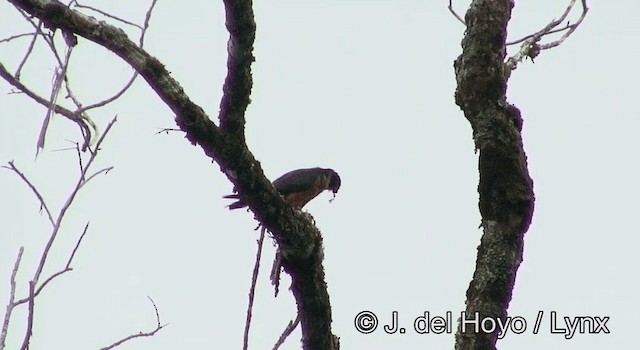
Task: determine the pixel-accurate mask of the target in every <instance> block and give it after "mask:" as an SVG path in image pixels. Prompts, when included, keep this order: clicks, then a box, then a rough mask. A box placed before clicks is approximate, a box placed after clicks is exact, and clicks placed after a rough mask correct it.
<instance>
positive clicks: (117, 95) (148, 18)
mask: <svg viewBox="0 0 640 350" xmlns="http://www.w3.org/2000/svg"><path fill="white" fill-rule="evenodd" d="M73 2H74V3H76V5H77V6H78V7H84V8H88V9H91V10H93V11H96V12H100V13H102V14H104V15H105V16H107V15H106V12H103V11H100V10H97V9H94V8H92V7H88V6H84V5H80V4H78V2H77V1H73ZM157 2H158V0H152V1H151V5H150V6H149V9H148V10H147V13H146V14H145V18H144V24H143V25H142V26H139V25H137V24H132V25H135V26H136V27H138V28H140V30H141V33H140V39H139V43H140V48H143V47H144V38H145V36H146V34H147V30H148V29H149V23H150V22H151V15H152V13H153V9H154V8H155V6H156V3H157ZM138 74H139V73H138V71H136V70H134V71H133V75H132V76H131V78H129V81H128V82H127V83H126V84H125V85H124V86H123V87H122V88H121V89H120V90H119V91H118V92H116V93H115V94H113V95H112V96H111V97H108V98H106V99H104V100H102V101H100V102H96V103H94V104H91V105H89V106H86V107H79V108H78V110H77V111H76V113H77V114H80V113H84V112H86V111H88V110H90V109H93V108H98V107H102V106H105V105H107V104H109V103H111V102H113V101H115V100H117V99H118V98H120V96H122V95H123V94H124V93H125V92H127V90H129V88H130V87H131V86H132V85H133V83H134V82H135V81H136V78H137V77H138Z"/></svg>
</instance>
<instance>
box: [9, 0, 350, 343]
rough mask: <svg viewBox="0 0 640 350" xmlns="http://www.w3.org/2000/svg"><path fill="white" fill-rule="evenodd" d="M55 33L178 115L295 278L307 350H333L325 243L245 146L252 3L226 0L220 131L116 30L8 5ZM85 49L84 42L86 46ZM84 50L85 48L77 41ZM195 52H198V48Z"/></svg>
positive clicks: (22, 4)
mask: <svg viewBox="0 0 640 350" xmlns="http://www.w3.org/2000/svg"><path fill="white" fill-rule="evenodd" d="M9 2H11V3H13V4H15V5H16V6H17V7H19V8H21V9H22V10H24V11H25V12H27V13H29V14H30V15H32V16H35V17H37V18H39V19H41V20H42V21H43V22H44V23H45V25H46V26H47V27H49V28H50V29H52V30H53V29H59V30H62V31H65V32H67V33H74V34H76V35H79V36H81V37H84V38H86V39H88V40H90V41H93V42H94V43H97V44H98V45H101V46H103V47H105V48H106V49H108V50H110V51H112V52H113V53H115V54H116V55H118V56H120V57H121V58H122V59H123V60H125V61H126V62H127V63H129V64H130V65H131V66H132V67H133V68H134V69H135V70H136V71H138V72H139V73H140V75H141V76H142V77H143V78H144V79H145V80H146V81H147V83H148V84H149V86H151V88H152V89H153V90H154V91H155V92H156V93H157V95H158V96H159V97H160V98H161V99H162V101H164V103H166V104H167V106H169V107H170V108H171V110H172V111H173V112H174V113H175V115H176V118H175V120H176V123H177V124H178V126H179V127H180V129H181V130H183V131H184V132H185V133H186V138H187V139H188V140H189V141H190V142H191V143H192V144H194V145H198V146H200V147H201V148H202V149H203V150H204V153H205V154H206V155H207V156H209V157H211V159H213V160H214V161H215V162H217V163H218V164H219V165H220V168H221V170H222V171H223V172H224V173H225V175H226V176H227V177H228V178H229V180H231V182H233V184H234V185H235V188H236V189H237V190H238V192H239V193H240V194H241V195H242V196H243V198H244V199H245V200H246V202H247V203H248V205H249V208H251V210H252V211H253V212H254V213H255V215H256V218H257V219H258V220H259V221H260V222H261V223H262V225H264V226H265V227H266V228H267V229H268V230H269V231H270V232H272V233H273V235H274V237H275V238H276V240H277V241H278V244H279V247H280V251H281V252H282V254H283V256H284V259H285V261H284V262H283V266H284V268H285V270H286V271H287V272H288V273H289V274H291V278H292V290H293V294H294V296H295V298H296V302H297V304H298V312H299V314H300V319H301V326H302V334H303V348H304V349H314V350H317V349H336V348H338V343H337V341H336V339H337V338H336V337H335V336H333V335H332V334H331V308H330V304H329V294H328V292H327V289H326V283H325V282H324V270H323V267H322V264H321V263H322V258H323V252H322V239H321V236H320V232H319V231H318V229H317V228H316V227H315V225H314V224H313V223H312V222H311V220H310V218H309V217H307V216H305V215H303V214H302V213H301V212H300V211H297V210H294V209H292V208H291V206H289V205H288V204H286V203H285V201H284V199H283V198H282V196H280V194H279V193H278V192H277V191H276V190H275V188H274V187H273V185H272V184H271V182H270V181H269V180H268V179H267V178H266V177H265V176H264V173H263V171H262V168H261V167H260V163H259V162H258V161H257V160H256V159H255V158H254V156H253V154H252V153H251V152H250V151H249V149H248V148H247V145H246V143H245V140H244V124H245V117H244V113H245V110H246V108H247V105H248V104H249V102H250V99H249V94H250V92H251V84H252V79H251V63H252V62H253V55H252V51H253V41H254V37H255V22H254V20H253V11H252V3H251V1H250V0H225V6H226V7H225V8H226V25H227V28H228V29H229V32H230V39H229V44H228V52H229V57H228V60H227V68H228V74H227V78H226V80H225V84H224V88H223V91H224V96H223V99H222V101H221V103H220V115H219V120H220V127H218V126H216V125H215V124H214V123H213V122H212V121H211V120H210V119H209V117H208V116H207V115H206V114H205V112H204V111H203V110H202V108H201V107H200V106H198V105H196V104H195V103H193V102H192V101H191V100H190V99H189V97H188V96H187V95H186V94H185V92H184V90H183V89H182V87H181V86H180V84H179V83H178V82H177V81H176V80H175V79H173V78H172V77H171V75H170V74H169V72H168V71H167V69H166V68H165V67H164V65H163V64H162V63H161V62H160V61H159V60H158V59H156V58H155V57H152V56H151V55H149V54H148V53H147V52H146V51H144V50H142V49H141V48H139V47H138V46H137V45H136V44H135V43H133V42H132V41H131V40H129V38H128V37H127V35H126V34H125V33H124V31H122V30H121V29H119V28H116V27H114V26H111V25H108V24H107V23H105V22H103V21H97V20H96V19H94V18H91V17H89V16H86V15H83V14H80V13H78V12H76V11H73V10H70V9H69V8H68V7H67V6H66V5H65V4H63V3H61V2H58V1H46V0H9ZM84 44H85V45H86V42H85V43H84ZM79 45H83V42H82V41H80V43H79ZM195 49H197V48H194V50H195Z"/></svg>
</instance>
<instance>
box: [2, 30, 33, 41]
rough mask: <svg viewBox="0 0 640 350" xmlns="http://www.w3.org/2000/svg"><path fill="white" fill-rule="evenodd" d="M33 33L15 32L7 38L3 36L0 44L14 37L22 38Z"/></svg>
mask: <svg viewBox="0 0 640 350" xmlns="http://www.w3.org/2000/svg"><path fill="white" fill-rule="evenodd" d="M32 35H34V33H22V34H16V35H12V36H10V37H8V38H4V39H0V44H2V43H8V42H9V41H11V40H15V39H19V38H24V37H25V36H32Z"/></svg>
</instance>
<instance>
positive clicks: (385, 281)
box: [0, 0, 640, 350]
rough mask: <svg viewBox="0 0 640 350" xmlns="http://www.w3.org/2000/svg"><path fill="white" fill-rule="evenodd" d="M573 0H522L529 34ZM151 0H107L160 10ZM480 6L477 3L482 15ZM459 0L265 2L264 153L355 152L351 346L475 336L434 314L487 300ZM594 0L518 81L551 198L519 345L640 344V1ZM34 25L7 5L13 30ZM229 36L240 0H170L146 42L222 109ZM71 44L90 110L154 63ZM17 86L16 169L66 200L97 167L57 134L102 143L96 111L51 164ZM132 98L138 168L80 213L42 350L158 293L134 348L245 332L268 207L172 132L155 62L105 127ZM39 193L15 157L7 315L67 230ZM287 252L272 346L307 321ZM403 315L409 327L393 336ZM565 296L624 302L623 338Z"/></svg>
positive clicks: (255, 145)
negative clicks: (459, 78)
mask: <svg viewBox="0 0 640 350" xmlns="http://www.w3.org/2000/svg"><path fill="white" fill-rule="evenodd" d="M568 2H569V1H557V0H553V1H552V0H544V1H542V0H529V1H517V4H516V7H515V9H514V12H513V19H512V21H511V23H510V27H509V37H510V39H516V38H519V37H521V36H523V35H525V34H528V33H530V32H532V31H536V30H538V29H539V28H541V27H543V26H544V25H546V24H547V23H548V22H549V21H550V20H552V19H553V18H555V17H557V16H559V15H560V14H561V13H562V11H563V10H564V8H565V7H566V5H567V3H568ZM148 3H149V1H133V2H117V4H118V5H114V4H113V3H112V2H103V1H93V2H91V3H90V4H92V5H94V6H98V7H100V8H102V9H104V10H106V11H108V12H111V13H114V14H116V15H118V16H122V17H125V18H127V19H129V20H131V21H135V22H138V23H142V20H143V18H144V14H145V11H146V7H147V6H148ZM468 3H469V2H468V1H458V2H456V3H455V7H456V8H457V9H458V11H459V12H460V14H461V15H464V12H465V11H466V7H467V6H468ZM87 4H89V3H88V2H87ZM446 6H447V1H444V0H442V1H408V0H406V1H383V0H379V1H363V0H362V1H346V0H328V1H316V2H310V1H293V0H288V1H256V2H255V5H254V7H255V16H256V22H257V26H258V32H257V37H256V43H255V57H256V62H255V63H254V65H253V77H254V88H253V92H252V96H251V98H252V103H251V105H250V106H249V109H248V111H247V128H246V133H247V141H248V143H249V146H250V149H251V150H252V152H253V153H254V154H255V156H256V158H257V159H258V160H260V162H261V164H262V167H263V168H264V170H265V173H266V174H267V176H269V177H270V178H272V179H274V178H276V177H278V176H279V175H281V174H283V173H284V172H286V171H289V170H292V169H296V168H302V167H313V166H322V167H331V168H334V169H336V170H337V171H338V172H339V173H340V175H341V177H342V181H343V184H342V188H341V190H340V192H339V193H338V196H337V198H336V200H335V201H334V202H333V203H329V202H328V201H329V199H330V198H331V195H330V194H327V193H325V194H323V195H321V196H319V197H318V198H316V199H315V200H314V201H313V202H311V203H310V204H309V205H307V207H306V210H308V211H309V212H310V213H311V214H312V215H313V216H314V217H315V219H316V222H317V225H318V227H319V228H320V230H321V231H322V233H323V235H324V243H325V246H324V248H325V261H324V266H325V269H326V275H327V283H328V287H329V292H330V295H331V304H332V306H333V331H334V333H335V334H336V335H338V336H340V338H341V343H342V348H343V349H418V348H433V349H450V348H453V344H454V335H453V334H441V335H435V334H428V335H418V334H415V332H413V331H412V330H411V324H412V323H413V319H414V318H415V317H417V316H420V315H422V313H423V312H424V311H430V312H431V314H432V315H444V314H445V312H446V311H453V312H454V313H456V314H457V313H459V312H460V311H461V310H463V309H464V301H465V292H466V289H467V287H468V284H469V281H470V279H471V277H472V274H473V271H474V267H475V259H476V248H477V246H478V244H479V240H480V236H481V230H479V229H478V225H479V223H480V216H479V213H478V208H477V201H478V195H477V184H478V174H477V155H476V154H474V149H473V142H472V139H471V128H470V126H469V123H468V122H467V120H466V119H465V118H464V116H463V115H462V112H461V111H460V109H459V108H458V107H457V106H456V105H455V103H454V99H453V93H454V91H455V78H454V72H453V67H452V65H453V60H454V59H455V58H456V57H457V55H458V54H459V53H460V51H461V48H460V41H461V39H462V35H463V32H464V27H463V26H462V25H461V24H460V23H459V22H457V21H456V20H455V19H454V18H453V17H452V16H451V15H450V14H449V13H448V11H447V8H446ZM590 7H591V10H590V12H589V15H588V17H587V19H586V20H585V21H584V23H583V25H582V27H580V28H579V29H578V31H577V32H576V33H575V34H574V35H573V36H572V37H570V38H569V39H568V40H567V41H566V42H565V43H564V44H563V45H562V46H560V47H558V48H556V49H553V50H551V51H545V52H543V53H542V54H541V55H540V56H539V57H538V58H537V59H536V62H535V64H532V63H531V62H530V61H528V62H525V63H524V64H522V65H521V66H520V67H519V68H518V69H517V70H516V71H515V72H514V73H513V75H512V78H511V80H510V82H509V91H508V97H509V101H510V102H511V103H514V104H515V105H516V106H518V107H519V108H520V110H521V112H522V115H523V118H524V129H523V139H524V146H525V149H526V152H527V155H528V159H529V170H530V172H531V176H532V177H533V180H534V183H535V194H536V209H535V214H534V218H533V224H532V225H531V228H530V230H529V232H528V233H527V236H526V241H525V251H524V261H523V263H522V265H521V267H520V270H519V272H518V278H517V282H516V286H515V290H514V293H513V301H512V303H511V306H510V308H509V313H510V315H512V316H521V317H523V318H524V319H525V320H527V322H528V329H527V330H526V331H525V332H524V334H521V335H517V334H512V333H509V334H508V335H507V336H506V338H505V339H503V340H501V341H499V342H498V347H499V348H500V349H541V348H546V349H622V348H627V349H628V348H633V347H634V346H636V344H637V340H636V338H637V337H636V336H635V334H636V333H637V329H638V328H639V327H640V320H639V319H638V306H637V302H636V301H637V295H639V294H640V287H639V285H638V279H637V275H638V272H637V270H638V254H637V247H638V245H640V239H639V238H638V233H639V230H638V226H637V223H636V220H635V219H636V218H637V216H638V209H640V205H639V204H638V197H639V196H640V185H638V178H640V170H639V169H640V168H639V166H638V162H639V161H638V155H637V153H638V150H639V149H640V140H639V138H638V129H639V128H640V121H639V119H638V112H637V106H636V105H637V100H638V98H637V93H638V84H637V79H638V78H640V70H639V68H638V65H637V62H640V48H639V47H638V45H637V43H638V38H639V37H640V24H639V23H638V21H637V18H636V17H637V16H636V14H637V13H640V2H637V1H633V0H624V1H615V2H612V1H607V2H605V1H600V2H598V1H590ZM87 13H90V12H87ZM92 15H94V16H96V17H97V15H96V14H92ZM575 15H576V16H574V17H573V18H575V17H577V15H578V12H576V13H575ZM109 22H112V21H111V20H109ZM29 28H30V27H29V26H27V25H26V23H25V22H24V20H23V19H22V17H21V16H20V15H19V14H18V13H17V12H16V11H15V10H14V9H13V8H12V7H11V6H10V5H9V4H8V3H7V2H0V38H4V37H7V36H9V35H11V34H16V33H21V32H25V31H27V30H28V29H29ZM125 28H126V27H125ZM126 30H127V32H128V33H130V34H131V35H134V34H135V33H136V32H135V31H134V30H130V28H126ZM227 38H228V33H227V31H226V29H225V26H224V12H223V5H222V2H221V1H191V2H177V1H162V0H161V1H159V3H158V5H157V7H156V11H155V13H154V15H153V19H152V21H151V28H150V30H149V33H148V36H147V39H146V40H147V41H146V43H147V46H146V49H147V50H148V51H149V52H150V53H151V54H152V55H154V56H155V57H157V58H158V59H160V60H161V61H162V62H163V63H164V64H165V65H166V66H167V68H168V69H169V70H170V71H171V72H172V73H173V76H174V77H175V78H176V79H178V80H179V81H180V83H181V84H182V86H183V87H184V89H185V90H186V92H187V93H188V94H189V96H190V97H191V98H192V99H193V101H194V102H196V103H197V104H199V105H200V106H202V107H203V108H204V109H205V110H206V111H207V113H208V114H209V116H210V117H211V118H212V119H214V120H217V113H218V106H219V101H220V97H221V93H222V83H223V80H224V76H225V75H226V64H225V62H226V53H227V52H226V41H227ZM27 44H28V39H23V40H19V41H16V42H15V44H9V45H7V44H1V45H0V62H2V63H3V64H4V65H5V66H7V68H8V69H9V70H10V71H13V70H15V67H16V64H17V62H18V61H19V58H20V57H21V55H23V53H24V52H25V50H26V49H25V48H26V45H27ZM513 49H515V48H512V50H513ZM36 53H37V54H36V55H34V56H33V57H32V59H31V60H30V61H29V63H28V65H27V67H26V68H25V70H24V71H23V75H22V79H23V82H25V83H27V84H29V85H30V86H32V87H33V88H34V89H36V90H37V91H39V92H40V93H41V94H42V95H45V96H48V94H49V93H48V90H47V89H48V87H49V84H50V82H51V78H52V72H53V67H54V64H53V62H52V61H51V60H50V59H49V58H48V56H45V55H44V54H45V50H43V46H42V45H40V46H39V48H38V50H37V51H36ZM44 57H47V58H46V59H45V58H44ZM72 61H73V64H72V67H71V72H70V77H71V79H72V83H73V87H74V88H75V92H76V94H77V95H78V97H79V98H81V100H82V101H84V102H85V103H86V104H89V103H92V102H95V101H99V100H101V99H103V98H105V97H106V96H109V95H110V94H112V93H113V92H114V91H117V90H118V89H119V87H120V86H122V84H123V83H124V82H126V81H127V80H128V79H129V76H130V73H131V70H130V69H129V68H127V65H126V64H124V63H123V62H122V61H121V60H120V59H119V58H117V57H116V56H115V55H113V54H110V53H109V52H107V51H106V50H104V49H102V48H100V47H97V46H96V45H94V44H93V43H91V42H88V41H87V40H84V39H80V41H79V45H78V46H77V48H76V50H75V54H74V57H73V58H72ZM10 91H11V87H10V86H9V85H8V84H7V83H5V82H1V83H0V92H1V93H0V114H1V115H2V119H1V123H0V163H1V164H3V165H6V163H7V162H8V161H10V160H15V162H16V165H17V166H18V167H19V168H20V169H21V170H22V171H23V172H25V173H26V174H27V176H28V177H29V179H31V180H32V181H33V183H34V184H36V185H37V186H38V188H39V189H40V190H41V191H42V193H43V194H44V195H45V197H46V199H47V200H48V203H49V206H50V207H51V208H52V209H53V210H54V212H57V211H58V210H59V208H60V206H61V205H62V203H64V201H65V200H66V197H67V195H68V193H69V191H70V189H71V188H72V185H73V183H74V182H75V181H76V179H77V174H78V168H77V160H76V155H75V152H73V151H66V152H59V151H58V152H56V150H59V149H62V148H66V147H69V146H70V143H69V142H68V141H67V140H78V139H79V134H78V131H77V128H76V127H75V125H72V124H71V123H70V122H69V121H67V120H66V119H64V118H62V117H59V116H56V117H55V118H54V119H53V121H52V123H51V127H50V129H49V133H48V138H47V145H46V149H45V150H44V152H42V153H41V154H40V155H39V156H38V157H37V159H36V158H35V149H36V140H37V137H38V133H39V130H40V126H41V123H42V120H43V117H44V115H45V110H44V109H43V108H42V107H40V106H38V105H36V104H35V103H33V102H31V101H30V100H29V99H28V98H26V97H24V96H20V95H15V94H8V93H9V92H10ZM65 103H66V102H65ZM114 115H118V122H117V123H116V125H115V126H114V128H113V129H112V132H111V133H110V134H109V135H108V138H107V140H106V141H105V143H104V147H103V150H102V151H101V152H100V155H99V158H98V162H97V164H96V168H95V169H96V170H98V169H100V168H103V167H107V166H114V167H115V168H114V170H113V171H111V172H110V173H109V174H108V175H106V176H100V177H98V178H96V179H94V181H92V182H91V183H89V185H88V186H87V187H86V188H85V189H84V190H83V191H82V192H81V194H80V195H79V197H78V199H77V201H76V203H75V204H74V205H73V206H72V208H71V210H70V211H69V213H68V217H67V220H66V221H65V222H64V226H63V230H62V232H61V233H60V237H59V240H58V241H56V243H55V245H54V247H53V250H52V252H51V255H50V259H49V264H48V265H47V268H46V272H48V273H53V272H55V271H57V270H59V269H60V268H61V267H63V266H64V264H65V262H66V260H67V257H68V255H69V253H70V251H71V250H72V248H73V245H74V242H75V241H76V239H77V237H78V235H79V234H80V233H81V231H82V228H83V227H84V225H85V223H86V222H87V221H91V226H90V229H89V233H88V234H87V236H86V237H85V239H84V242H83V245H82V246H81V249H80V251H79V252H78V253H77V256H76V258H75V261H74V264H73V267H74V271H72V272H70V273H68V274H65V275H64V276H62V277H60V278H59V279H57V280H56V281H55V282H54V283H52V284H50V285H49V287H47V289H46V290H45V291H44V292H43V294H42V295H41V296H40V297H39V298H38V300H37V309H36V324H35V330H34V336H33V341H32V347H31V348H32V349H42V348H52V349H56V348H67V349H97V348H100V347H102V346H106V345H108V344H111V343H112V342H114V341H116V340H118V339H120V338H122V337H124V336H126V335H128V334H132V333H137V332H139V331H148V330H151V329H153V328H154V326H155V314H154V311H153V308H152V306H151V304H150V303H149V301H148V300H147V296H150V297H152V298H153V299H154V300H155V302H156V304H157V306H158V308H159V311H160V316H161V320H162V322H163V323H169V325H168V326H167V327H166V328H165V329H163V330H161V331H160V332H159V333H158V334H157V335H156V336H155V337H152V338H146V339H140V340H134V341H132V342H130V343H128V344H127V345H123V346H121V347H120V349H141V350H143V349H175V348H196V349H197V348H220V349H238V348H241V345H242V332H243V328H244V320H245V310H246V306H247V292H248V288H249V282H250V274H251V270H252V268H253V263H254V255H255V248H256V239H257V232H255V231H253V228H254V227H255V226H256V222H255V221H254V220H253V219H252V218H253V216H252V214H250V213H247V212H244V211H235V212H230V211H228V210H227V209H226V208H225V205H226V204H228V202H227V201H225V200H223V199H221V196H223V195H225V194H228V193H231V190H232V185H231V184H230V182H229V181H228V180H227V179H226V177H225V176H224V175H222V174H221V173H220V171H219V167H218V166H217V165H215V164H212V163H211V161H210V159H209V158H207V157H206V156H205V155H204V154H203V152H202V151H201V149H200V148H198V147H194V146H191V145H190V144H189V143H188V142H187V141H186V140H185V139H184V138H183V135H182V134H181V133H172V134H170V135H164V134H162V135H156V132H157V131H158V130H159V129H160V128H171V127H175V123H174V121H173V118H174V116H173V115H172V113H171V111H170V110H169V109H168V108H167V107H165V105H164V104H163V103H162V101H161V100H160V99H159V98H158V97H157V96H156V95H155V94H154V93H153V91H152V90H151V89H150V88H149V87H148V86H147V84H146V82H144V81H143V80H142V79H140V80H138V81H137V82H136V84H135V85H134V86H133V88H132V89H131V90H130V91H129V92H127V94H126V95H125V96H123V97H122V98H121V99H120V100H118V101H117V102H116V103H114V104H112V105H110V106H108V107H106V108H102V109H100V110H94V111H92V112H91V117H92V118H93V120H94V121H95V122H96V123H97V124H99V125H100V126H101V128H102V129H103V130H104V126H105V125H106V124H107V123H108V121H109V120H110V119H111V118H113V116H114ZM38 210H39V205H38V202H37V200H36V199H35V198H34V196H33V195H32V194H31V192H30V191H29V189H28V188H27V187H26V185H25V184H24V183H22V182H21V181H20V179H19V178H18V177H17V176H16V175H15V174H14V173H12V172H10V171H7V170H6V169H2V170H0V222H1V223H2V225H1V226H2V228H1V229H0V231H1V233H0V285H4V286H5V287H3V288H0V304H1V305H3V306H2V307H1V308H0V309H2V310H4V305H5V304H6V300H7V299H8V291H9V276H10V272H11V268H12V266H13V262H14V260H15V257H16V254H17V252H18V249H19V247H20V246H24V247H25V254H24V256H23V262H22V266H21V269H20V273H19V276H18V279H19V287H18V288H19V294H18V296H19V297H24V296H25V295H26V293H27V281H28V280H29V279H30V278H31V276H32V275H33V272H34V269H35V266H36V263H37V259H38V256H39V255H40V252H41V250H42V247H43V245H44V243H45V242H46V239H47V237H48V235H49V232H50V228H49V226H48V224H47V220H46V217H45V216H43V215H42V214H39V211H38ZM273 254H274V248H273V246H272V244H271V242H268V243H265V250H264V253H263V263H262V264H263V265H262V269H261V274H260V277H259V285H258V288H257V291H256V301H255V308H254V318H253V324H252V329H251V343H250V345H251V348H252V349H270V348H271V347H272V346H273V344H274V343H275V342H276V340H277V338H278V337H279V335H280V333H281V331H282V330H283V328H284V327H285V325H286V324H287V322H288V321H289V320H291V319H293V318H295V312H296V311H295V310H296V308H295V302H294V299H293V297H292V296H291V294H290V292H289V291H288V290H287V287H288V286H289V285H290V280H289V278H288V277H283V281H282V291H281V295H280V296H279V297H278V298H277V299H274V298H273V289H272V288H271V286H270V284H269V278H268V271H269V269H270V267H271V261H272V257H273ZM283 276H285V275H283ZM363 310H369V311H373V312H375V313H377V314H378V315H379V317H380V322H381V325H380V326H379V328H378V330H377V331H376V332H374V333H373V334H369V335H363V334H360V333H358V332H357V331H356V330H355V328H354V317H355V316H356V314H358V313H359V312H360V311H363ZM394 310H395V311H398V312H399V313H400V322H401V326H404V327H406V328H407V329H408V331H407V333H406V334H402V335H401V334H393V335H389V334H385V333H384V332H383V331H382V325H383V324H386V323H388V322H389V321H390V319H391V316H390V315H391V311H394ZM538 311H544V319H543V323H542V327H541V329H540V332H539V333H538V334H532V329H533V324H534V322H535V317H536V314H537V312H538ZM551 311H557V312H558V316H559V317H564V316H569V317H574V316H598V317H605V316H608V317H610V321H609V322H608V323H607V326H608V328H609V329H610V331H611V333H610V334H595V335H590V334H578V335H576V336H575V337H574V338H573V339H570V340H567V339H565V338H564V336H563V335H560V334H550V327H549V324H550V320H549V313H550V312H551ZM24 316H25V313H24V308H23V309H21V311H20V312H16V313H15V314H14V318H13V319H12V323H11V333H12V336H10V337H9V339H8V348H9V349H15V348H17V347H19V344H20V342H21V340H22V330H23V328H24V325H25V321H24ZM455 319H457V316H454V322H455ZM560 322H562V320H560ZM560 325H562V323H561V324H560ZM454 329H455V324H454ZM299 337H300V332H299V330H298V331H296V332H295V333H294V334H293V335H292V336H291V337H290V338H289V340H288V341H287V343H286V345H285V346H284V347H283V349H298V348H299Z"/></svg>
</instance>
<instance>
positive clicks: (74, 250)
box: [21, 222, 89, 301]
mask: <svg viewBox="0 0 640 350" xmlns="http://www.w3.org/2000/svg"><path fill="white" fill-rule="evenodd" d="M88 229H89V223H88V222H87V224H86V225H85V226H84V230H83V231H82V234H81V235H80V238H78V241H77V242H76V246H75V247H74V248H73V251H72V252H71V255H70V256H69V260H67V265H65V267H64V268H63V269H62V270H60V271H58V272H56V273H54V274H52V275H51V276H49V277H47V279H46V280H44V282H42V284H40V286H39V287H38V289H37V290H36V292H35V294H34V297H37V296H38V294H40V292H42V290H43V289H44V287H46V286H47V284H49V282H51V281H53V280H54V279H55V278H57V277H58V276H60V275H62V274H64V273H66V272H69V271H73V269H72V268H71V262H72V261H73V257H74V256H75V255H76V251H77V250H78V248H79V247H80V243H82V239H83V238H84V235H85V234H87V230H88ZM21 301H22V300H21Z"/></svg>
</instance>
